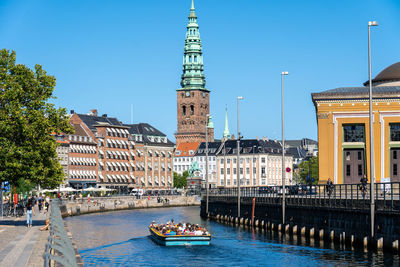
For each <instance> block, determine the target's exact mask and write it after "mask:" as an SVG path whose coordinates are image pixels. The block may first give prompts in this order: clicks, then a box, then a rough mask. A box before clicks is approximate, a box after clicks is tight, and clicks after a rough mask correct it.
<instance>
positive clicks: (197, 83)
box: [180, 0, 207, 91]
mask: <svg viewBox="0 0 400 267" xmlns="http://www.w3.org/2000/svg"><path fill="white" fill-rule="evenodd" d="M186 28H187V30H186V39H185V49H184V56H183V74H182V80H181V86H182V88H181V89H180V90H205V91H207V90H206V89H205V85H206V79H205V76H204V74H203V52H202V48H201V40H200V32H199V25H198V24H197V16H196V12H195V9H194V1H193V0H192V6H191V8H190V13H189V23H188V25H187V27H186Z"/></svg>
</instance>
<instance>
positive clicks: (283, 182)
mask: <svg viewBox="0 0 400 267" xmlns="http://www.w3.org/2000/svg"><path fill="white" fill-rule="evenodd" d="M285 75H289V72H287V71H283V72H282V73H281V94H282V224H285V215H286V214H285V195H286V192H285V191H286V188H285V176H286V170H285V134H284V123H283V122H284V120H283V118H284V117H283V76H285Z"/></svg>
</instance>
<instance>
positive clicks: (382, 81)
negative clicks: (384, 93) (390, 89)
mask: <svg viewBox="0 0 400 267" xmlns="http://www.w3.org/2000/svg"><path fill="white" fill-rule="evenodd" d="M372 84H373V85H374V86H400V62H397V63H394V64H392V65H390V66H389V67H387V68H386V69H384V70H383V71H381V72H380V73H379V74H378V75H376V77H375V78H374V79H373V80H372ZM364 85H365V86H367V85H368V81H366V82H365V83H364Z"/></svg>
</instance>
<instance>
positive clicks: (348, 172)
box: [346, 164, 350, 176]
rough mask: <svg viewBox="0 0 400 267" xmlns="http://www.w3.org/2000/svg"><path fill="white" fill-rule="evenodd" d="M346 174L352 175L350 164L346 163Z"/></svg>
mask: <svg viewBox="0 0 400 267" xmlns="http://www.w3.org/2000/svg"><path fill="white" fill-rule="evenodd" d="M346 176H350V164H347V165H346Z"/></svg>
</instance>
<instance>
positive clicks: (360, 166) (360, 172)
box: [358, 164, 362, 176]
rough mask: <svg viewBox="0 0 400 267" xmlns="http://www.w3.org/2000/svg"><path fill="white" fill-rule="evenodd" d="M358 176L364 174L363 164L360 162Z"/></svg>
mask: <svg viewBox="0 0 400 267" xmlns="http://www.w3.org/2000/svg"><path fill="white" fill-rule="evenodd" d="M358 176H362V165H361V164H358Z"/></svg>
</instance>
